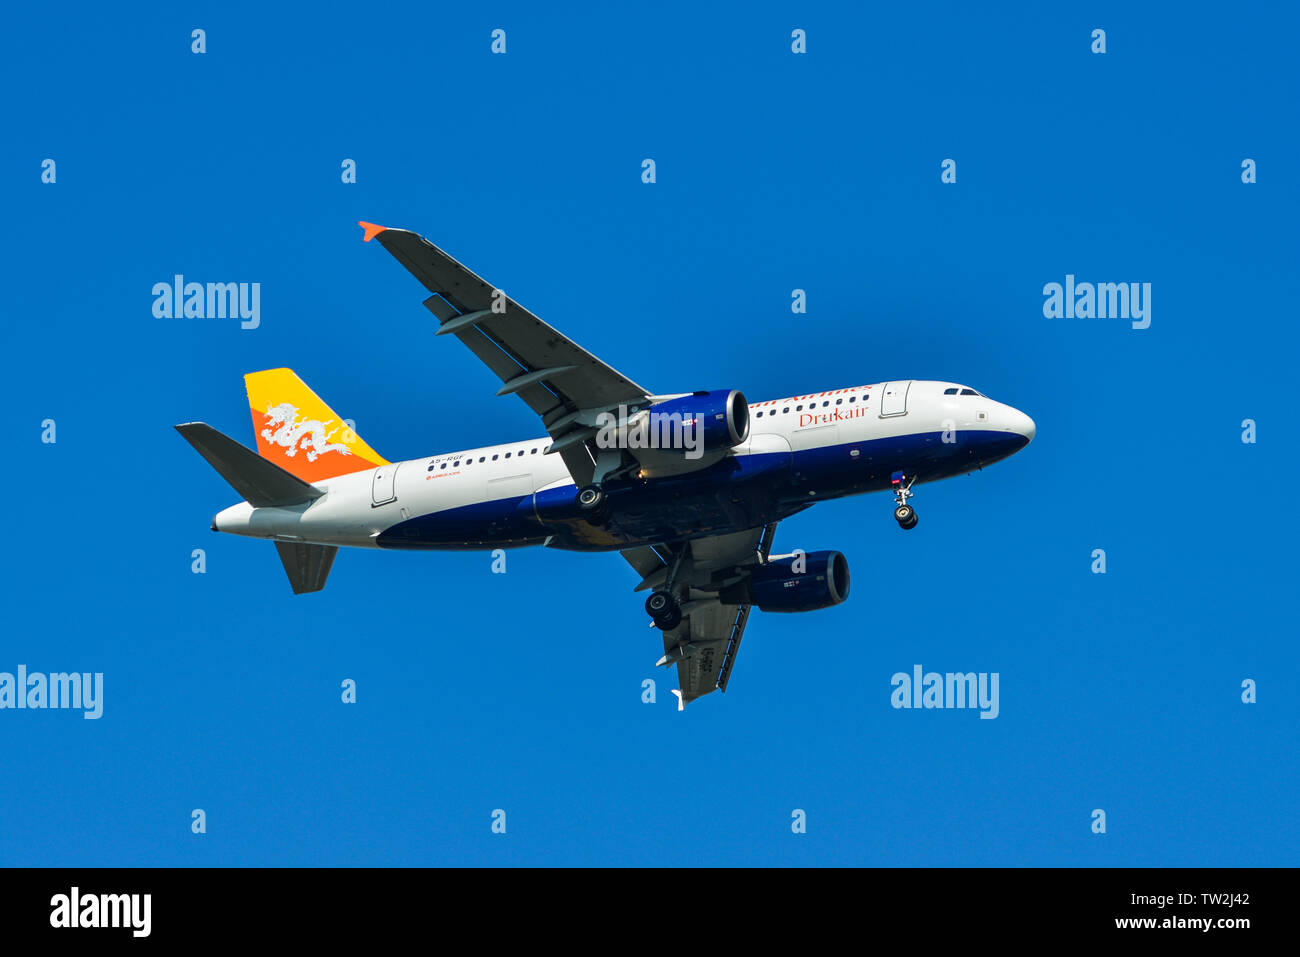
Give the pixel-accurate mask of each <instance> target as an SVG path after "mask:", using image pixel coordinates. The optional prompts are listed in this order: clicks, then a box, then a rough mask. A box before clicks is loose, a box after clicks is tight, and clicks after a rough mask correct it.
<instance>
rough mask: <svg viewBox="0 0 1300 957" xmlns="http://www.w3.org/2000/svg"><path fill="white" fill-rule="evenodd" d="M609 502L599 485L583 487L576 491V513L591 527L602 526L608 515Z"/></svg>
mask: <svg viewBox="0 0 1300 957" xmlns="http://www.w3.org/2000/svg"><path fill="white" fill-rule="evenodd" d="M608 505H609V500H608V499H607V498H606V496H605V490H604V489H603V488H601V487H600V486H599V485H584V486H583V487H582V488H581V489H579V491H578V511H580V512H581V513H582V517H583V518H585V519H586V520H587V521H589V522H591V524H593V525H603V524H604V523H605V518H606V517H607V515H608V513H609V509H608Z"/></svg>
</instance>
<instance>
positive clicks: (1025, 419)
mask: <svg viewBox="0 0 1300 957" xmlns="http://www.w3.org/2000/svg"><path fill="white" fill-rule="evenodd" d="M1011 418H1012V423H1011V428H1012V429H1014V430H1015V431H1016V432H1019V433H1020V434H1021V435H1023V436H1024V437H1025V443H1026V444H1028V443H1030V442H1032V441H1034V435H1035V434H1037V432H1038V426H1036V425H1034V420H1033V419H1031V418H1030V417H1029V416H1027V415H1025V413H1023V412H1021V411H1020V410H1019V409H1014V410H1012V415H1011Z"/></svg>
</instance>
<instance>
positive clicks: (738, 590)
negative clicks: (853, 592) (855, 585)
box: [720, 551, 849, 612]
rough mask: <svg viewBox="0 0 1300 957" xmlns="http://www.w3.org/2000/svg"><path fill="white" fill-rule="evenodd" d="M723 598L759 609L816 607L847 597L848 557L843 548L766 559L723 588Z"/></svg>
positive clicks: (786, 609)
mask: <svg viewBox="0 0 1300 957" xmlns="http://www.w3.org/2000/svg"><path fill="white" fill-rule="evenodd" d="M720 597H721V598H722V600H723V601H724V602H727V603H729V604H739V603H743V602H747V603H749V604H751V605H754V606H756V607H757V608H758V609H759V610H760V611H776V612H796V611H816V610H817V609H819V608H829V607H831V606H832V605H838V604H839V603H840V602H842V601H844V600H845V599H846V598H848V597H849V560H848V559H847V558H845V557H844V554H843V553H842V552H833V551H824V552H808V553H807V554H805V553H803V552H795V553H794V554H793V555H781V556H779V557H776V558H772V559H769V560H768V562H767V563H766V564H764V565H760V566H758V568H756V569H755V570H754V571H753V572H752V573H751V574H750V576H749V580H748V581H744V582H739V583H737V584H735V585H732V586H730V587H729V588H725V589H723V591H722V594H721V595H720Z"/></svg>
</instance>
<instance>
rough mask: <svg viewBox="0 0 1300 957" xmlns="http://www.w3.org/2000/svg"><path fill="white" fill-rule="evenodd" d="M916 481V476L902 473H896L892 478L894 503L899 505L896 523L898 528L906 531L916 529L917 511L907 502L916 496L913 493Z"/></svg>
mask: <svg viewBox="0 0 1300 957" xmlns="http://www.w3.org/2000/svg"><path fill="white" fill-rule="evenodd" d="M915 481H916V476H915V475H912V476H908V475H904V474H903V473H902V472H895V473H894V474H893V475H892V476H891V484H892V485H893V487H894V502H895V503H896V504H897V507H896V508H895V509H894V521H896V522H898V527H899V528H902V529H904V530H907V529H912V528H916V523H917V517H916V509H914V508H912V506H910V505H908V504H907V500H908V499H909V498H911V497H912V495H913V494H914V493H913V492H912V483H913V482H915Z"/></svg>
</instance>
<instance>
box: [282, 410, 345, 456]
mask: <svg viewBox="0 0 1300 957" xmlns="http://www.w3.org/2000/svg"><path fill="white" fill-rule="evenodd" d="M330 421H333V420H332V419H331V420H330ZM266 426H267V427H266V428H264V429H262V438H264V439H266V441H267V442H268V443H270V444H271V445H278V446H280V447H281V448H283V449H284V450H285V452H284V454H285V455H286V456H288V457H289V458H293V457H294V456H295V455H297V454H298V451H299V450H302V451H303V452H306V453H307V461H308V462H315V461H316V459H318V458H320V456H322V455H324V454H325V453H326V452H341V453H343V454H344V455H351V454H352V450H351V449H349V448H348V447H347V445H345V444H343V443H342V442H331V441H330V440H331V439H333V438H334V436H335V434H337V433H338V432H339V430H340V429H342V430H343V431H344V433H345V434H347V433H349V432H350V431H351V430H350V429H348V427H347V426H346V425H341V424H340V425H339V426H336V427H335V428H333V429H326V427H325V423H324V422H322V421H320V419H304V420H303V421H299V419H298V408H297V406H295V405H293V404H291V403H289V402H281V403H280V404H279V405H273V406H271V407H270V408H268V409H267V410H266Z"/></svg>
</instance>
